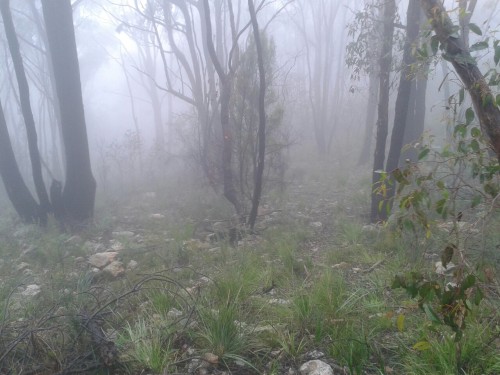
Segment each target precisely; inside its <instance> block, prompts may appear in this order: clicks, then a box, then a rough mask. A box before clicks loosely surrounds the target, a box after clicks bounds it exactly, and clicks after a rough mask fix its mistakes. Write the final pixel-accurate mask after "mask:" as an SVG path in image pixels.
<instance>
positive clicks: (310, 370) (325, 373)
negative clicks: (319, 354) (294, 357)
mask: <svg viewBox="0 0 500 375" xmlns="http://www.w3.org/2000/svg"><path fill="white" fill-rule="evenodd" d="M299 372H300V374H301V375H334V374H333V369H332V367H331V366H330V365H329V364H328V363H325V362H323V361H320V360H319V359H314V360H312V361H308V362H306V363H304V364H303V365H302V366H300V369H299Z"/></svg>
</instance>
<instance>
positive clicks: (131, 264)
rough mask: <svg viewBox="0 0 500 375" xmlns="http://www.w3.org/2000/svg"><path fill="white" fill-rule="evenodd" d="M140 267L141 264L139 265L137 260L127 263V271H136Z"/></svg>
mask: <svg viewBox="0 0 500 375" xmlns="http://www.w3.org/2000/svg"><path fill="white" fill-rule="evenodd" d="M138 265H139V263H137V262H136V261H135V260H133V259H132V260H131V261H130V262H128V263H127V270H128V271H132V270H135V269H136V268H137V266H138Z"/></svg>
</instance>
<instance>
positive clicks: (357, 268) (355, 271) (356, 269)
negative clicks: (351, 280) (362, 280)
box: [352, 267, 361, 273]
mask: <svg viewBox="0 0 500 375" xmlns="http://www.w3.org/2000/svg"><path fill="white" fill-rule="evenodd" d="M359 271H361V268H359V267H354V268H353V269H352V272H354V273H358V272H359Z"/></svg>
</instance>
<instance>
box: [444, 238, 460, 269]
mask: <svg viewBox="0 0 500 375" xmlns="http://www.w3.org/2000/svg"><path fill="white" fill-rule="evenodd" d="M456 248H457V247H456V246H455V245H454V244H449V245H448V246H446V247H445V249H444V250H443V252H442V253H441V264H442V265H443V267H446V266H447V265H448V263H450V262H451V258H453V253H454V252H455V249H456Z"/></svg>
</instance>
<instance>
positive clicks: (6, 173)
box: [0, 103, 39, 223]
mask: <svg viewBox="0 0 500 375" xmlns="http://www.w3.org/2000/svg"><path fill="white" fill-rule="evenodd" d="M0 175H1V176H2V181H3V184H4V186H5V190H6V191H7V196H8V197H9V200H10V201H11V202H12V205H13V206H14V209H15V210H16V212H17V214H18V215H19V216H20V217H21V219H22V220H23V221H24V222H26V223H34V222H36V221H37V220H38V217H39V215H38V204H37V203H36V201H35V199H34V198H33V196H32V195H31V193H30V191H29V189H28V187H27V186H26V184H25V183H24V180H23V178H22V176H21V172H19V167H18V165H17V162H16V157H15V156H14V151H13V149H12V144H11V143H10V137H9V131H8V129H7V123H6V121H5V116H4V113H3V108H2V104H1V103H0Z"/></svg>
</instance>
